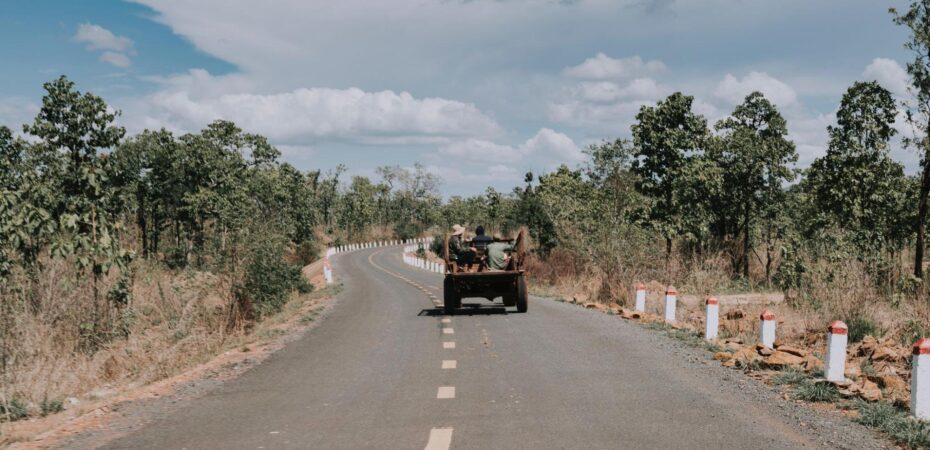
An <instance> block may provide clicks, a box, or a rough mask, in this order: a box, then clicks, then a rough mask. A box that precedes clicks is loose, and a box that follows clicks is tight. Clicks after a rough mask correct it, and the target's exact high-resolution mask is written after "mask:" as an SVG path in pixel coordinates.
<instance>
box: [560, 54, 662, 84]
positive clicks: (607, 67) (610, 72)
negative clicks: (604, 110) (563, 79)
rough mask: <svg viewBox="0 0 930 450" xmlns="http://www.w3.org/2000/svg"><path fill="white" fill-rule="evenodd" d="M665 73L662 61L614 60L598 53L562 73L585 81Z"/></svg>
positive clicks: (638, 58)
mask: <svg viewBox="0 0 930 450" xmlns="http://www.w3.org/2000/svg"><path fill="white" fill-rule="evenodd" d="M664 71H665V64H664V63H662V61H656V60H653V61H643V59H642V58H640V57H639V55H636V56H631V57H628V58H620V59H615V58H611V57H609V56H607V55H605V54H604V53H598V54H597V55H594V57H592V58H588V59H586V60H585V61H584V62H583V63H581V64H579V65H577V66H574V67H568V68H566V69H565V70H563V71H562V73H563V74H564V75H565V76H568V77H572V78H580V79H587V80H607V79H613V78H631V77H636V76H642V75H655V74H659V73H662V72H664Z"/></svg>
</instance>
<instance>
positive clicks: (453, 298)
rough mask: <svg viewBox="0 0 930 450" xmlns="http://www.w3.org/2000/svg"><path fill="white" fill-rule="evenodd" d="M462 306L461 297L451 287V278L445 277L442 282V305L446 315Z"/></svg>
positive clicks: (453, 312)
mask: <svg viewBox="0 0 930 450" xmlns="http://www.w3.org/2000/svg"><path fill="white" fill-rule="evenodd" d="M461 306H462V299H461V298H459V296H458V295H456V293H455V289H453V287H452V278H449V277H446V279H445V280H443V282H442V307H443V309H444V310H445V313H446V314H448V315H452V314H455V310H456V309H457V308H459V307H461Z"/></svg>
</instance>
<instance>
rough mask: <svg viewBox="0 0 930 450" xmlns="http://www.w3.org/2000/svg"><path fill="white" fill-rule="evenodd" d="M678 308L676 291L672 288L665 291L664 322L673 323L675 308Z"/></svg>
mask: <svg viewBox="0 0 930 450" xmlns="http://www.w3.org/2000/svg"><path fill="white" fill-rule="evenodd" d="M677 306H678V291H677V290H675V287H674V286H669V287H668V289H666V290H665V321H666V322H674V321H675V308H676V307H677Z"/></svg>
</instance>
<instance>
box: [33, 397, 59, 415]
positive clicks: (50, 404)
mask: <svg viewBox="0 0 930 450" xmlns="http://www.w3.org/2000/svg"><path fill="white" fill-rule="evenodd" d="M39 408H41V409H42V416H43V417H44V416H47V415H49V414H54V413H57V412H61V411H64V410H65V406H64V403H62V401H61V400H49V399H47V398H46V399H43V400H42V403H40V404H39Z"/></svg>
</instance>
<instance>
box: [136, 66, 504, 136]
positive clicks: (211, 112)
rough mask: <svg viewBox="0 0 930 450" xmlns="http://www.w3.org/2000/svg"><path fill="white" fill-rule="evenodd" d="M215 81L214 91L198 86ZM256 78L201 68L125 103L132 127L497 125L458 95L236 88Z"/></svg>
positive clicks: (454, 131) (288, 131)
mask: <svg viewBox="0 0 930 450" xmlns="http://www.w3.org/2000/svg"><path fill="white" fill-rule="evenodd" d="M214 82H215V86H214V88H213V89H210V90H199V89H198V88H199V87H200V86H202V85H204V84H213V83H214ZM254 84H255V83H252V82H250V81H248V80H246V79H243V78H241V77H238V76H235V77H232V78H230V79H227V78H226V77H213V76H210V75H209V74H208V73H206V72H205V71H194V72H191V73H189V74H187V75H182V76H179V77H177V78H169V79H165V80H164V81H163V83H162V85H163V87H164V89H162V90H160V91H158V92H156V93H154V94H152V95H149V96H147V97H144V98H143V99H141V101H138V102H136V103H134V104H133V105H130V106H129V108H127V109H128V110H131V111H132V113H133V114H132V115H131V116H132V117H133V118H134V119H133V120H135V122H134V123H130V124H129V125H130V129H141V128H154V127H161V126H164V127H166V128H169V129H173V130H176V131H194V130H198V129H200V128H202V127H203V126H205V125H206V124H208V123H210V122H212V121H214V120H217V119H226V120H232V121H234V122H236V124H238V125H239V126H240V127H242V128H243V129H245V130H248V131H250V132H255V133H261V134H263V135H266V136H268V137H269V138H271V139H273V140H277V141H285V142H296V141H301V140H303V141H307V140H311V141H312V140H314V139H318V138H338V139H346V140H353V141H358V142H363V141H366V140H369V141H371V140H378V139H386V140H388V141H391V142H393V143H397V142H406V141H407V140H411V139H412V140H416V139H426V140H431V139H433V140H434V139H437V138H440V139H451V138H458V137H463V136H470V137H471V136H481V137H493V136H496V135H498V134H500V131H501V130H500V127H499V126H498V124H497V122H496V121H495V120H494V119H493V118H491V117H489V116H488V115H486V114H484V113H482V112H481V111H480V110H479V109H478V108H477V107H476V106H475V105H473V104H470V103H464V102H459V101H455V100H448V99H444V98H433V97H427V98H415V97H414V96H413V95H411V94H410V93H408V92H394V91H391V90H384V91H378V92H366V91H363V90H361V89H358V88H347V89H329V88H298V89H294V90H291V91H287V92H278V93H267V94H257V93H251V92H250V91H249V90H246V91H242V90H241V89H247V88H248V87H250V86H252V85H254ZM127 116H130V115H129V114H127Z"/></svg>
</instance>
